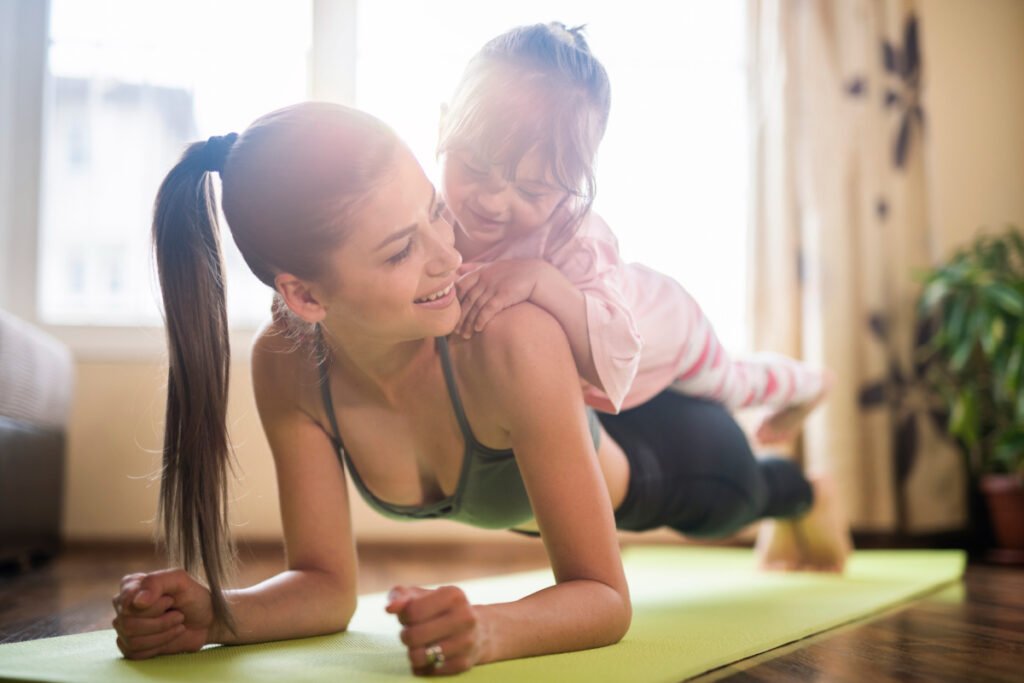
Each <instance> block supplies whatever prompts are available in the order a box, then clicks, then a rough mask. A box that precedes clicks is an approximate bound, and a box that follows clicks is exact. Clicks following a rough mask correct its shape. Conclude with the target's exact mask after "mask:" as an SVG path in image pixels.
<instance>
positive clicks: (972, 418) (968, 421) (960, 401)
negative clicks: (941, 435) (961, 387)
mask: <svg viewBox="0 0 1024 683" xmlns="http://www.w3.org/2000/svg"><path fill="white" fill-rule="evenodd" d="M977 421H978V405H977V400H976V399H975V395H974V394H973V393H972V392H970V391H961V392H960V394H959V396H957V399H956V403H955V404H954V405H953V414H952V415H951V416H950V419H949V431H950V432H951V433H952V434H953V435H955V436H958V437H960V438H961V439H962V440H963V442H964V444H965V445H966V446H967V448H969V449H970V448H973V447H974V445H975V444H976V443H977V442H978V425H977Z"/></svg>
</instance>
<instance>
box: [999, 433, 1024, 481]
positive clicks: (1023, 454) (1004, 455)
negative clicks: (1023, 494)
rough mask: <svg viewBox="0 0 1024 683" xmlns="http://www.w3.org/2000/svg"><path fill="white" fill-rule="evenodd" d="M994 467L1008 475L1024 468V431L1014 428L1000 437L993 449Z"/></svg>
mask: <svg viewBox="0 0 1024 683" xmlns="http://www.w3.org/2000/svg"><path fill="white" fill-rule="evenodd" d="M992 465H993V469H995V470H998V471H1000V472H1006V473H1010V472H1016V471H1018V470H1019V469H1020V468H1021V467H1022V466H1024V429H1021V428H1013V429H1010V430H1009V431H1007V432H1005V433H1003V434H1002V435H1001V436H1000V438H999V439H998V440H997V441H996V443H995V445H994V447H993V449H992Z"/></svg>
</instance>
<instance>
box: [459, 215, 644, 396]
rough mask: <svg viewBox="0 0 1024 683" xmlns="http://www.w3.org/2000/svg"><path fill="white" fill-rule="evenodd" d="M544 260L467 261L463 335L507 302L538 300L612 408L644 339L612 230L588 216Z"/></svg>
mask: <svg viewBox="0 0 1024 683" xmlns="http://www.w3.org/2000/svg"><path fill="white" fill-rule="evenodd" d="M545 259H547V260H541V259H507V260H499V261H495V262H493V263H487V264H479V263H469V264H465V265H464V266H463V269H464V271H465V272H466V275H464V276H463V278H462V279H461V280H460V281H459V283H458V288H459V299H460V301H461V302H462V318H461V320H460V324H459V328H458V331H459V332H460V333H461V334H462V336H463V337H465V338H469V337H470V336H471V335H472V334H473V333H474V332H480V331H482V330H483V329H484V328H485V327H486V326H487V325H488V323H489V322H490V321H491V320H492V319H493V318H494V316H496V315H497V314H498V312H499V311H502V310H504V309H506V308H508V307H510V306H513V305H515V304H517V303H520V302H523V301H530V302H531V303H533V304H536V305H537V306H540V307H541V308H543V309H544V310H546V311H547V312H548V313H550V314H551V315H553V316H554V317H555V319H556V320H558V322H559V323H560V324H561V326H562V329H563V330H564V332H565V336H566V337H567V338H568V340H569V346H570V348H571V349H572V355H573V360H574V362H575V365H576V368H577V371H578V372H579V376H580V377H582V378H583V379H584V380H586V381H587V382H588V383H589V384H590V385H592V386H593V387H594V388H595V389H596V390H597V392H596V393H597V394H598V395H597V397H596V398H597V400H596V401H594V403H592V405H596V406H598V407H599V408H601V409H602V410H607V411H610V412H617V411H618V410H619V408H620V407H621V406H622V402H623V400H624V399H625V397H626V394H627V393H628V391H629V388H630V386H631V385H632V384H633V378H634V377H635V376H636V372H637V369H638V367H639V364H640V351H641V349H642V347H643V340H642V339H641V337H640V333H639V331H638V330H637V326H636V323H635V322H634V319H633V315H632V312H631V310H630V303H629V300H628V297H627V296H626V290H627V289H628V286H627V281H626V278H627V273H626V268H625V264H624V263H623V262H622V259H621V256H620V255H619V251H618V244H617V242H616V240H615V236H614V235H613V234H612V232H611V231H610V230H609V229H608V227H607V225H605V223H604V221H602V220H601V219H600V218H599V217H598V216H596V215H593V214H592V215H591V216H590V217H588V219H587V221H586V223H585V225H584V227H582V228H581V232H580V234H577V235H575V236H574V237H573V238H571V239H570V240H569V241H568V242H567V243H565V244H563V245H562V246H560V247H558V248H557V249H555V250H553V251H552V252H551V253H549V254H547V255H546V256H545ZM591 393H594V392H591ZM601 394H603V396H602V395H601Z"/></svg>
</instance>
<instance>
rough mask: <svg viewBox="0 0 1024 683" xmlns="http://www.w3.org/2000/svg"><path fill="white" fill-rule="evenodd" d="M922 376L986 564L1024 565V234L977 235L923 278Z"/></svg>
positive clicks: (1014, 231)
mask: <svg viewBox="0 0 1024 683" xmlns="http://www.w3.org/2000/svg"><path fill="white" fill-rule="evenodd" d="M918 313H919V315H920V316H921V318H922V320H924V321H925V322H927V323H928V325H929V328H930V338H929V339H928V341H927V343H925V345H924V346H923V347H922V351H923V353H924V356H925V357H924V358H923V359H922V360H924V361H926V367H927V370H926V375H925V377H926V379H927V381H928V382H929V383H930V384H931V386H932V387H934V389H935V390H936V391H937V392H938V393H939V395H940V396H942V398H943V399H944V401H945V403H946V405H947V406H948V408H949V416H950V417H949V425H948V430H949V432H950V434H952V435H953V436H954V437H955V438H956V439H957V441H958V442H959V443H960V444H961V446H962V447H963V449H964V451H965V454H966V456H967V462H968V471H969V473H970V476H971V478H972V480H973V481H974V482H976V484H977V485H978V487H979V488H980V490H981V492H982V494H983V495H984V497H985V500H986V502H987V509H988V513H989V519H990V521H991V528H992V533H993V536H994V540H995V544H996V546H997V548H996V550H995V551H994V554H993V557H994V558H995V559H1005V560H1009V561H1013V562H1024V488H1022V482H1024V235H1022V234H1021V232H1020V231H1019V230H1018V229H1016V228H1015V227H1012V226H1011V227H1008V228H1007V229H1006V230H1004V231H1003V232H1002V233H999V234H988V233H981V234H979V235H978V236H977V237H976V238H975V239H974V240H973V241H972V242H971V243H970V244H969V245H967V246H966V247H964V248H962V249H960V250H959V251H957V252H956V253H955V254H954V255H953V257H952V258H951V259H950V260H949V261H948V262H947V263H945V264H942V265H940V266H938V267H937V268H935V269H933V270H931V271H929V272H927V273H925V274H924V287H923V289H922V291H921V297H920V299H919V301H918Z"/></svg>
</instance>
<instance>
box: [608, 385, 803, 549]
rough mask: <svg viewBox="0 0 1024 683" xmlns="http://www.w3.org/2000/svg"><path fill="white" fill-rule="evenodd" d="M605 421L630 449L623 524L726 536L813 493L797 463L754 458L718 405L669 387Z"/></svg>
mask: <svg viewBox="0 0 1024 683" xmlns="http://www.w3.org/2000/svg"><path fill="white" fill-rule="evenodd" d="M599 418H600V420H601V424H602V425H603V426H604V428H605V429H606V430H607V431H608V433H609V434H610V435H611V436H612V438H614V439H615V440H616V441H617V442H618V443H619V444H620V445H621V446H622V448H623V450H624V451H625V452H626V455H627V457H628V459H629V461H630V482H629V487H628V490H627V494H626V499H625V501H624V502H623V504H622V506H620V508H619V510H618V511H617V513H616V514H617V519H618V521H619V527H620V528H623V529H629V530H634V531H643V530H646V529H653V528H657V527H661V526H670V527H672V528H674V529H676V530H678V531H680V532H682V533H685V534H687V535H689V536H700V537H722V536H728V535H729V534H731V533H733V532H735V531H737V530H739V529H741V528H742V527H744V526H746V525H747V524H750V523H751V522H754V521H756V520H758V519H761V518H763V517H794V516H797V515H800V514H801V513H803V512H805V511H807V510H808V509H809V508H810V507H811V503H812V500H813V492H812V490H811V486H810V484H809V483H808V481H807V479H805V478H804V476H803V474H802V473H801V472H800V469H799V468H798V467H797V466H796V465H794V464H793V463H791V462H789V461H787V460H783V459H781V458H763V459H761V460H758V459H757V458H755V457H754V454H753V452H752V451H751V449H750V444H749V443H748V441H747V437H746V435H745V434H744V433H743V430H742V429H740V427H739V425H738V424H736V421H735V420H734V419H733V418H732V416H731V415H730V414H729V412H728V411H727V410H726V409H725V408H723V407H722V406H721V405H718V404H717V403H713V402H710V401H705V400H702V399H698V398H694V397H691V396H683V395H681V394H676V393H674V392H671V391H665V392H662V393H661V394H659V395H658V396H656V397H655V398H653V399H652V400H650V401H648V402H647V403H645V404H643V405H641V406H638V407H636V408H633V409H631V410H625V411H623V412H621V413H619V414H618V415H607V414H599Z"/></svg>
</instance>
